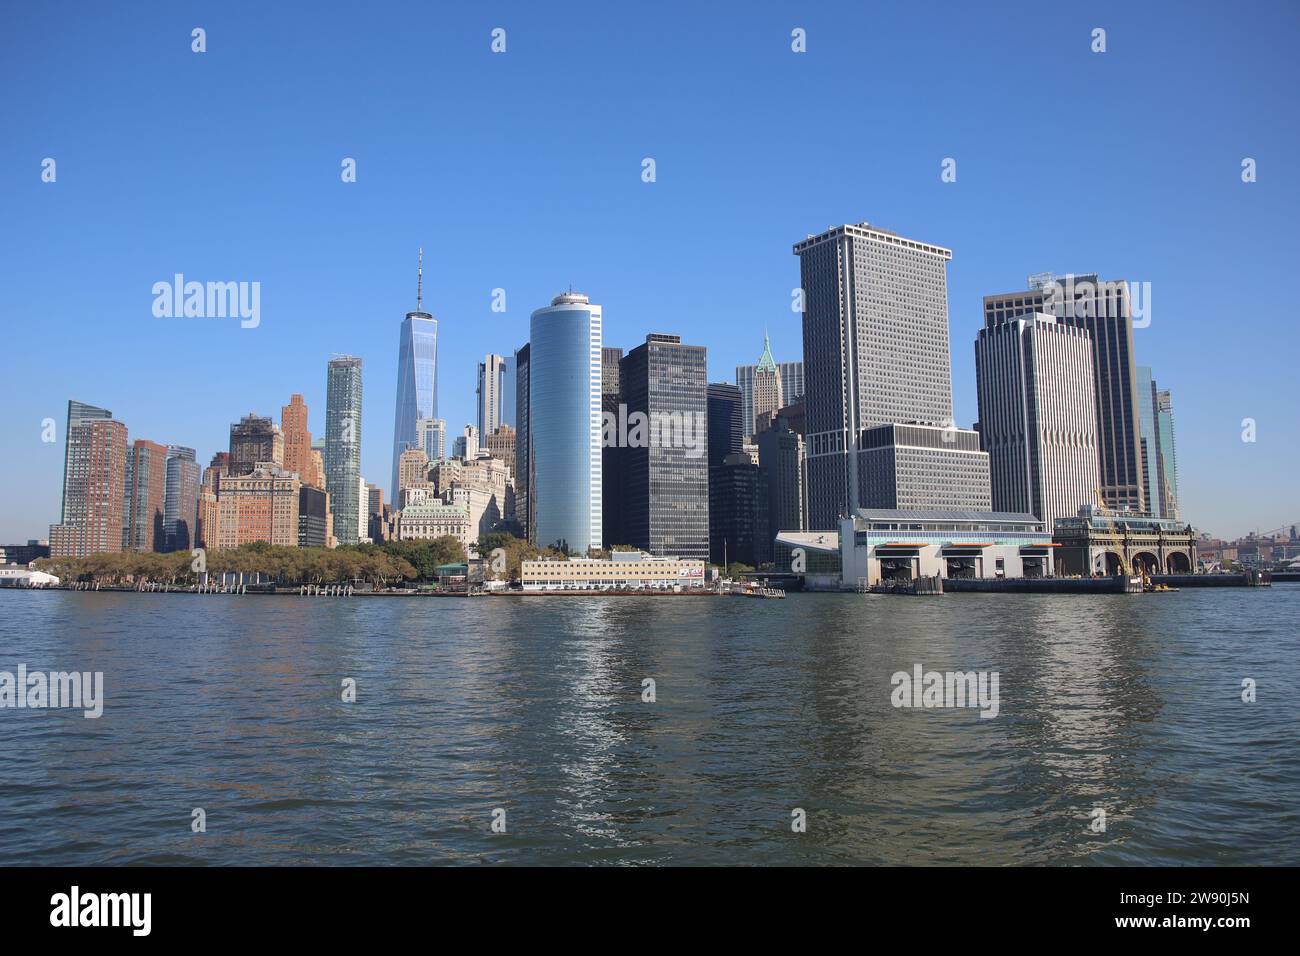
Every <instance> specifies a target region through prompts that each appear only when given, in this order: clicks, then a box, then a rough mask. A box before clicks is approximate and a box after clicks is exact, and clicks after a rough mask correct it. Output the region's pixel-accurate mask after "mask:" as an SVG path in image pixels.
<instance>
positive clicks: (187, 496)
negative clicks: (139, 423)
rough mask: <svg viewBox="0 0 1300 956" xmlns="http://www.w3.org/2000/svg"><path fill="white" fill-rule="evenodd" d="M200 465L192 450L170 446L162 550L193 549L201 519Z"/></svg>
mask: <svg viewBox="0 0 1300 956" xmlns="http://www.w3.org/2000/svg"><path fill="white" fill-rule="evenodd" d="M200 477H201V476H200V469H199V463H198V461H197V460H196V456H195V452H194V449H193V448H186V447H184V446H183V445H168V446H167V492H166V496H165V499H164V504H163V519H164V520H163V523H164V527H165V528H166V539H165V542H164V543H163V546H162V548H160V550H167V551H188V550H190V548H192V547H194V544H195V536H196V534H197V525H198V520H199V479H200Z"/></svg>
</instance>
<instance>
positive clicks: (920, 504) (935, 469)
mask: <svg viewBox="0 0 1300 956" xmlns="http://www.w3.org/2000/svg"><path fill="white" fill-rule="evenodd" d="M981 427H983V426H982V424H981ZM858 443H859V449H860V451H859V453H858V476H859V482H860V484H859V486H858V502H859V503H858V505H857V507H859V508H911V509H918V510H935V511H989V510H991V509H992V505H993V499H992V492H991V490H990V487H989V453H988V452H986V451H983V450H982V449H981V448H980V435H979V432H976V431H973V430H971V429H969V428H952V427H948V428H940V427H939V426H938V425H910V424H909V425H877V426H876V427H874V428H867V429H864V430H863V432H862V434H861V436H860V437H859V439H858ZM813 530H816V529H813Z"/></svg>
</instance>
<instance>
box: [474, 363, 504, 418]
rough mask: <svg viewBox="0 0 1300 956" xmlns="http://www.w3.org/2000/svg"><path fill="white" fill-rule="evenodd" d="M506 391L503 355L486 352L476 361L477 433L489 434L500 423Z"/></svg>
mask: <svg viewBox="0 0 1300 956" xmlns="http://www.w3.org/2000/svg"><path fill="white" fill-rule="evenodd" d="M505 391H506V359H505V356H502V355H495V354H493V353H490V352H489V353H488V354H487V355H486V356H484V358H483V361H481V362H479V363H478V389H477V390H476V392H475V394H476V395H477V397H478V433H479V434H480V435H490V434H492V433H493V432H494V431H496V430H497V428H498V427H500V425H501V408H502V401H503V400H504V398H505Z"/></svg>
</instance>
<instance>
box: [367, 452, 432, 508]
mask: <svg viewBox="0 0 1300 956" xmlns="http://www.w3.org/2000/svg"><path fill="white" fill-rule="evenodd" d="M428 483H429V456H428V455H426V454H425V453H424V449H423V448H408V449H406V451H404V452H402V457H401V461H400V462H398V469H397V491H396V492H395V493H394V496H393V502H394V504H396V506H397V507H399V508H402V507H405V506H406V498H405V497H404V496H403V495H402V492H403V491H405V490H406V489H407V488H415V487H417V486H423V485H426V484H428ZM370 512H371V513H372V514H374V513H375V509H374V508H373V507H372V508H371V509H370ZM379 513H380V514H382V513H383V511H382V509H381V510H380V512H379Z"/></svg>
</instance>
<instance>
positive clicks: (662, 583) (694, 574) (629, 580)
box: [519, 551, 705, 591]
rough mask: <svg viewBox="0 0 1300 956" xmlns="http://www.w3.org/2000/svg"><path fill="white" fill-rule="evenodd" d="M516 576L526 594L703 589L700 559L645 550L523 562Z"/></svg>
mask: <svg viewBox="0 0 1300 956" xmlns="http://www.w3.org/2000/svg"><path fill="white" fill-rule="evenodd" d="M519 576H520V580H521V583H522V584H523V588H524V590H525V591H600V590H619V591H623V590H656V591H680V590H686V589H698V588H703V587H704V583H705V578H704V562H703V561H702V560H700V559H699V558H679V557H673V556H668V555H652V554H647V553H645V552H644V551H614V552H612V553H611V554H610V556H609V557H608V558H582V557H573V558H569V559H568V560H566V561H555V560H534V561H522V562H520V574H519Z"/></svg>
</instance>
